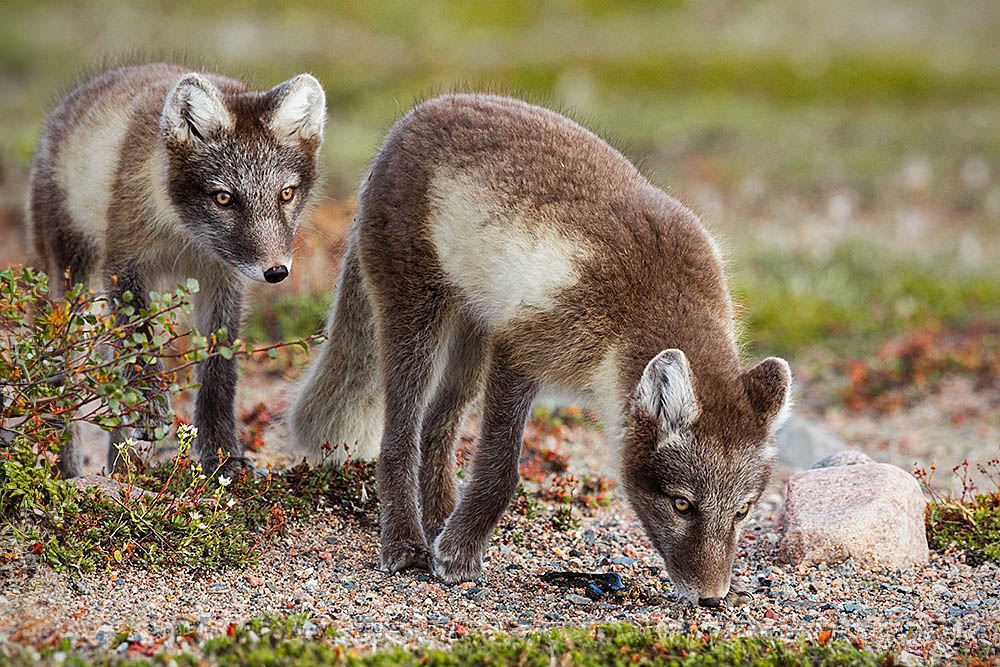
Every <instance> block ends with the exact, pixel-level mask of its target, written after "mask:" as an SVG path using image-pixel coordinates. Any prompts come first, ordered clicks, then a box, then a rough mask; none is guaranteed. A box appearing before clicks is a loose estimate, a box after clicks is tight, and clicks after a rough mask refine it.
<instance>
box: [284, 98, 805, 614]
mask: <svg viewBox="0 0 1000 667" xmlns="http://www.w3.org/2000/svg"><path fill="white" fill-rule="evenodd" d="M336 298H337V300H336V303H335V305H334V309H333V312H332V314H331V316H330V321H329V324H328V329H327V333H328V334H329V340H328V341H327V342H326V343H325V344H324V345H323V347H322V348H321V350H320V354H319V356H318V357H317V359H316V360H315V362H314V363H313V366H312V368H311V369H310V371H309V374H308V376H307V378H306V380H305V382H304V383H303V384H302V385H301V388H300V390H299V395H298V397H297V399H296V401H295V404H294V406H293V409H292V430H293V433H294V435H295V437H296V438H297V440H298V442H299V443H300V444H301V445H302V446H304V447H306V448H310V449H312V450H314V451H315V450H318V448H319V447H320V445H321V444H322V443H324V442H326V441H329V442H330V443H331V444H334V445H338V446H339V445H346V446H347V449H348V451H350V452H352V453H353V454H354V455H355V456H361V457H373V456H375V455H376V454H380V458H379V465H378V477H379V496H380V499H381V519H380V520H381V540H382V545H381V550H382V553H381V562H382V567H383V569H385V570H387V571H390V572H395V571H398V570H401V569H404V568H408V567H428V568H431V569H432V570H433V572H434V573H435V574H436V575H437V576H438V577H439V578H441V579H442V580H444V581H445V582H449V583H453V582H458V581H467V580H473V579H475V578H476V577H478V576H479V575H480V574H481V572H482V567H483V554H484V552H485V550H486V547H487V543H488V541H489V537H490V534H491V532H492V531H493V528H494V527H495V526H496V524H497V521H498V520H499V519H500V517H501V515H502V513H503V512H504V510H505V508H506V507H507V506H508V504H509V503H510V501H511V498H512V497H513V494H514V492H515V490H516V488H517V484H518V455H519V452H520V449H521V443H522V438H523V432H524V427H525V422H526V420H527V417H528V414H529V410H530V407H531V404H532V400H533V399H534V398H535V396H536V394H537V393H538V391H539V390H540V389H542V388H545V387H553V388H558V389H560V390H570V391H573V392H576V393H577V394H578V395H580V396H581V397H583V398H584V399H589V401H590V403H591V404H592V405H594V406H595V407H596V408H597V410H598V411H599V413H600V414H601V416H602V421H603V423H604V428H605V433H606V434H607V436H608V439H609V440H610V441H611V442H612V443H613V444H614V445H615V446H617V447H618V450H619V452H620V457H621V476H622V478H623V486H624V489H625V492H626V494H627V496H628V499H629V501H630V502H631V505H632V507H633V508H634V509H635V512H636V514H637V515H638V517H639V519H640V520H641V522H642V524H643V526H644V527H645V530H646V533H647V535H648V536H649V539H650V540H651V541H652V543H653V545H654V546H655V547H656V549H657V550H658V551H659V552H660V554H661V555H662V556H663V559H664V561H665V563H666V568H667V571H668V572H669V574H670V577H671V579H672V580H673V582H674V583H675V585H676V587H677V589H678V591H679V592H680V594H681V595H682V596H683V597H684V598H686V599H687V600H689V601H691V602H692V603H699V604H702V605H705V606H717V605H719V604H720V603H721V602H722V601H723V599H724V598H725V597H726V596H727V594H729V592H730V579H731V570H732V565H733V560H734V558H735V553H736V544H737V539H738V537H739V536H740V533H741V528H742V527H743V525H744V522H745V521H746V520H747V518H748V517H749V516H750V511H751V509H752V508H753V507H754V504H755V503H756V502H757V500H758V498H759V496H760V494H761V492H762V490H763V489H764V486H765V484H766V482H767V479H768V476H769V474H770V470H771V467H772V457H773V451H772V445H771V438H772V434H773V433H774V431H775V430H776V429H777V427H778V426H779V425H780V424H781V422H782V419H783V416H784V414H785V412H786V410H787V407H788V403H789V388H790V384H791V375H790V372H789V368H788V364H787V363H786V362H785V361H783V360H781V359H778V358H774V357H772V358H768V359H765V360H763V361H761V362H760V363H759V364H757V365H756V366H753V367H752V368H750V369H748V370H745V369H742V368H741V365H740V357H739V354H738V350H737V345H736V340H735V334H734V316H733V306H732V302H731V299H730V296H729V292H728V289H727V287H726V282H725V279H724V276H723V272H722V262H721V259H720V255H719V251H718V250H717V248H716V245H715V244H714V243H713V241H712V239H711V238H710V237H709V235H708V234H707V232H706V231H705V229H704V228H703V227H702V226H701V224H700V223H699V221H698V219H697V217H696V216H695V215H694V214H693V213H692V212H691V211H689V210H688V209H687V208H685V207H684V206H682V205H681V204H680V203H679V202H678V201H676V200H675V199H673V198H672V197H670V196H668V195H667V194H665V193H664V192H663V191H662V190H660V189H658V188H656V187H654V186H653V185H651V184H650V183H649V181H647V180H646V179H645V178H644V177H643V176H642V175H641V174H640V173H639V172H638V171H637V170H636V169H635V168H634V167H633V166H632V164H630V163H629V161H628V160H626V159H625V158H624V157H623V156H622V155H621V154H620V153H618V152H617V151H615V150H614V149H612V148H611V147H610V146H608V145H607V144H606V143H604V142H603V141H601V140H600V139H599V138H597V137H596V136H595V135H593V134H591V133H590V132H589V131H587V130H586V129H584V128H583V127H581V126H579V125H577V124H576V123H574V122H572V121H570V120H568V119H566V118H564V117H562V116H560V115H558V114H556V113H553V112H551V111H547V110H545V109H541V108H538V107H535V106H531V105H528V104H526V103H524V102H520V101H516V100H512V99H506V98H501V97H493V96H488V95H448V96H445V97H441V98H438V99H434V100H431V101H429V102H426V103H424V104H422V105H420V106H418V107H417V108H416V109H414V110H413V111H411V112H410V113H409V114H408V115H407V116H406V117H404V118H403V119H402V120H400V121H399V122H398V123H397V124H396V125H395V127H394V128H393V129H392V130H391V132H390V133H389V136H388V138H387V139H386V141H385V143H384V145H383V147H382V149H381V151H380V152H379V154H378V156H377V157H376V159H375V161H374V163H373V166H372V168H371V171H370V173H369V174H368V176H367V178H366V179H365V181H364V183H363V185H362V187H361V193H360V197H359V207H358V214H357V218H356V220H355V223H354V227H353V230H352V235H351V237H350V240H349V244H348V248H347V253H346V255H345V258H344V260H343V266H342V270H341V275H340V280H339V283H338V289H337V294H336ZM481 391H482V393H483V419H482V432H481V434H480V440H479V443H478V445H477V447H476V451H475V454H474V457H473V461H472V468H471V474H470V476H469V479H468V482H467V483H466V484H465V486H464V487H463V488H462V490H461V493H459V492H458V490H457V488H456V478H455V455H454V444H455V438H456V434H457V429H458V426H459V423H460V421H461V419H462V415H463V411H464V409H465V408H466V406H467V405H468V404H469V402H470V401H471V400H472V399H474V398H475V397H477V396H478V395H479V394H480V392H481ZM383 422H384V423H383Z"/></svg>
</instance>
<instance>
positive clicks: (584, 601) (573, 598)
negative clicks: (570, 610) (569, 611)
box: [566, 593, 591, 606]
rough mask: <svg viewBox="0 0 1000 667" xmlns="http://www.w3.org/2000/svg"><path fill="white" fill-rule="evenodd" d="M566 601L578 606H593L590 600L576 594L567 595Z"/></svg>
mask: <svg viewBox="0 0 1000 667" xmlns="http://www.w3.org/2000/svg"><path fill="white" fill-rule="evenodd" d="M566 599H567V600H569V601H570V602H572V603H573V604H578V605H581V606H583V605H588V604H591V600H590V598H586V597H584V596H582V595H577V594H576V593H567V594H566Z"/></svg>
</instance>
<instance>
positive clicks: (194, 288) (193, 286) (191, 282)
mask: <svg viewBox="0 0 1000 667" xmlns="http://www.w3.org/2000/svg"><path fill="white" fill-rule="evenodd" d="M187 288H188V291H189V292H191V294H197V293H198V290H199V289H200V287H199V285H198V281H197V280H195V279H194V278H188V279H187Z"/></svg>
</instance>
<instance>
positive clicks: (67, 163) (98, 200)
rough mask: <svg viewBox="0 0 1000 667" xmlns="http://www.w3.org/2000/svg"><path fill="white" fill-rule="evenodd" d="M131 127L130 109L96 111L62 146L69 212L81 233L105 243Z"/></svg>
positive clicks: (61, 166)
mask: <svg viewBox="0 0 1000 667" xmlns="http://www.w3.org/2000/svg"><path fill="white" fill-rule="evenodd" d="M128 124H129V113H128V109H127V108H114V107H104V108H101V109H96V110H95V111H94V112H92V113H90V114H88V117H87V118H85V119H84V120H83V121H82V122H81V123H80V124H79V125H77V126H76V127H75V128H74V129H73V131H72V132H71V133H70V134H69V136H67V137H66V138H65V139H64V140H63V141H62V142H61V143H60V144H59V155H58V156H57V158H56V160H57V166H56V170H57V174H58V175H57V182H59V183H61V184H62V186H63V188H64V189H65V194H66V210H67V212H68V213H69V215H70V217H71V218H72V220H73V225H74V227H76V228H77V229H78V231H80V232H82V233H84V234H85V235H86V236H88V237H90V238H96V239H99V240H101V241H102V242H103V238H104V230H105V228H106V227H107V218H108V203H109V201H110V198H111V189H112V185H114V181H115V178H116V176H117V170H118V156H119V152H120V149H121V145H122V142H123V141H124V139H125V133H126V132H127V131H128Z"/></svg>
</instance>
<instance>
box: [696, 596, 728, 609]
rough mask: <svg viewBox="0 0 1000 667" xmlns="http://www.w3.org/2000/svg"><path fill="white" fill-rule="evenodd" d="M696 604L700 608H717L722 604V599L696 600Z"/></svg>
mask: <svg viewBox="0 0 1000 667" xmlns="http://www.w3.org/2000/svg"><path fill="white" fill-rule="evenodd" d="M698 604H699V605H701V606H702V607H718V606H719V605H720V604H722V598H698Z"/></svg>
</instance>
